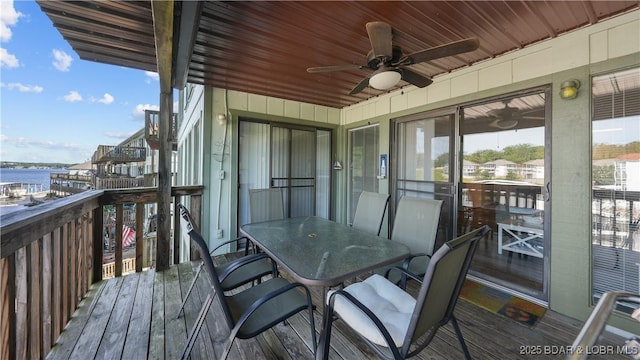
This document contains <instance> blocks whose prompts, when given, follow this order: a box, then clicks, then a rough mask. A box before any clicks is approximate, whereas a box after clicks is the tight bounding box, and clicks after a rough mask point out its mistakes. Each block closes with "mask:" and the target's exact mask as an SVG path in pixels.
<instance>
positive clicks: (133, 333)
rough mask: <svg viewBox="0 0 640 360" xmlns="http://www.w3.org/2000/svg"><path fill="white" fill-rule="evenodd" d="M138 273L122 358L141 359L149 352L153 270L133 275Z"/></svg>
mask: <svg viewBox="0 0 640 360" xmlns="http://www.w3.org/2000/svg"><path fill="white" fill-rule="evenodd" d="M138 274H139V277H140V280H139V281H138V286H137V289H136V290H137V291H136V296H135V300H134V303H133V310H132V313H131V321H130V323H129V328H128V329H127V338H126V342H125V344H124V349H123V350H122V359H134V360H143V359H145V358H146V357H147V353H149V334H150V331H151V326H150V324H151V311H152V306H153V289H154V286H153V281H154V278H155V271H154V270H153V269H151V270H148V271H143V272H141V273H136V274H135V276H138Z"/></svg>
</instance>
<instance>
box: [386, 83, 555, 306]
mask: <svg viewBox="0 0 640 360" xmlns="http://www.w3.org/2000/svg"><path fill="white" fill-rule="evenodd" d="M551 91H552V87H551V85H543V86H539V87H534V88H529V89H525V90H521V91H516V92H511V93H505V94H500V95H498V96H493V97H490V98H484V99H481V100H479V101H472V102H467V103H462V104H458V105H455V106H450V107H445V108H441V109H435V110H430V111H425V112H421V113H418V114H412V115H408V116H403V117H400V118H396V119H391V126H390V130H389V132H390V135H389V136H390V146H389V152H390V156H391V161H390V163H391V168H390V185H389V186H390V187H389V191H390V193H391V201H390V202H389V215H390V224H393V218H394V216H395V208H396V201H397V199H396V198H397V191H398V189H397V186H398V181H397V176H398V171H399V169H398V166H399V164H398V158H399V156H398V151H401V150H400V149H398V146H399V144H398V138H397V134H396V132H397V130H396V127H397V124H398V123H399V122H408V121H416V120H419V119H425V118H434V117H439V116H444V115H453V124H452V126H451V129H452V131H453V134H452V136H451V144H450V151H451V152H450V154H451V156H450V159H449V164H450V171H449V177H450V178H449V182H450V183H452V184H453V199H452V204H451V206H450V211H451V214H450V216H449V220H450V223H449V224H448V226H449V229H450V232H449V233H450V234H454V236H457V235H460V234H458V226H457V224H458V220H459V219H458V217H459V211H458V210H459V209H460V204H461V199H462V169H463V154H462V150H463V149H462V144H463V135H462V134H461V128H460V127H461V123H462V121H463V116H462V114H463V111H464V108H466V107H471V106H476V105H481V104H485V103H490V102H496V101H501V100H504V99H510V98H516V97H519V96H525V95H531V94H535V93H544V99H545V101H544V112H545V118H544V127H545V128H544V186H543V189H542V193H543V199H544V204H545V205H544V206H545V211H544V215H543V217H544V225H543V232H544V235H543V236H544V239H543V241H544V252H543V254H544V257H543V267H544V269H543V275H542V276H543V277H542V279H541V281H542V291H541V292H539V293H536V295H535V296H532V295H529V294H525V293H522V292H520V291H518V290H517V289H514V288H513V287H510V285H512V284H510V283H507V282H502V281H496V279H491V280H485V279H482V278H479V277H478V276H477V275H473V276H472V277H473V278H476V279H479V280H481V281H484V282H488V283H490V284H491V285H495V286H496V287H498V288H502V289H503V290H507V291H510V292H513V293H518V294H520V295H523V296H524V297H527V298H529V299H531V300H534V301H537V302H540V303H543V304H546V303H548V301H549V283H550V269H551V266H550V255H551V252H550V248H551V226H552V224H551V211H552V209H551V201H550V194H551V184H552V183H551V151H552V149H551V109H552V106H551V105H552V104H551V102H552V99H553V96H552V92H551ZM438 245H439V244H438Z"/></svg>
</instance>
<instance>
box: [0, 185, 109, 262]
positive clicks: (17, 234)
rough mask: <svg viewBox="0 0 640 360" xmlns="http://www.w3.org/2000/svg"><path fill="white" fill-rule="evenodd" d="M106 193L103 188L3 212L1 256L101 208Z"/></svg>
mask: <svg viewBox="0 0 640 360" xmlns="http://www.w3.org/2000/svg"><path fill="white" fill-rule="evenodd" d="M102 194H103V191H101V190H90V191H85V192H82V193H79V194H75V195H71V196H68V197H65V198H63V199H58V200H56V201H51V202H46V203H44V204H40V205H38V206H33V207H29V208H25V209H23V210H20V211H14V212H11V213H8V214H4V215H2V216H0V238H1V239H0V241H1V247H0V257H2V258H5V257H7V256H9V255H12V254H13V253H14V252H15V251H16V250H18V249H20V248H22V247H24V246H26V245H29V243H31V242H33V241H35V240H37V239H39V238H40V237H42V236H44V235H45V234H47V233H49V232H51V231H53V229H55V228H57V227H60V226H62V225H64V224H66V223H68V222H69V221H72V220H73V219H75V218H78V217H80V216H81V215H82V214H84V213H86V212H88V211H91V210H93V209H95V208H97V207H98V206H99V202H98V199H99V198H100V196H101V195H102Z"/></svg>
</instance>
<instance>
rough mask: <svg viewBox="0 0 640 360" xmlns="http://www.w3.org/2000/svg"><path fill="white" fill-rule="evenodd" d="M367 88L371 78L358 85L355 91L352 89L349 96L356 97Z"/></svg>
mask: <svg viewBox="0 0 640 360" xmlns="http://www.w3.org/2000/svg"><path fill="white" fill-rule="evenodd" d="M367 86H369V77H366V78H364V79H362V81H360V82H359V83H358V85H356V86H355V87H354V88H353V89H351V91H350V92H349V95H355V94H357V93H359V92H360V91H362V90H364V88H366V87H367Z"/></svg>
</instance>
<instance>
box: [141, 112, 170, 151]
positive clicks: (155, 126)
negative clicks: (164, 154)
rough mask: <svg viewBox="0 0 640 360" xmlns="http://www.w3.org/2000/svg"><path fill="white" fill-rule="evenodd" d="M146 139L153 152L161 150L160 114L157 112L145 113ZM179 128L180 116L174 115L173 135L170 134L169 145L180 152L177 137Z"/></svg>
mask: <svg viewBox="0 0 640 360" xmlns="http://www.w3.org/2000/svg"><path fill="white" fill-rule="evenodd" d="M144 119H145V125H144V137H145V139H146V140H147V144H149V147H150V148H152V149H153V150H158V149H160V136H159V133H158V131H159V129H160V125H159V124H160V112H159V111H157V110H145V111H144ZM177 126H178V114H177V113H173V118H172V121H171V133H169V143H170V144H171V150H174V151H175V150H178V141H177V137H176V129H177Z"/></svg>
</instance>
